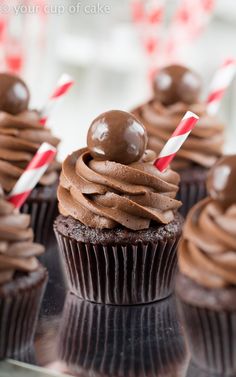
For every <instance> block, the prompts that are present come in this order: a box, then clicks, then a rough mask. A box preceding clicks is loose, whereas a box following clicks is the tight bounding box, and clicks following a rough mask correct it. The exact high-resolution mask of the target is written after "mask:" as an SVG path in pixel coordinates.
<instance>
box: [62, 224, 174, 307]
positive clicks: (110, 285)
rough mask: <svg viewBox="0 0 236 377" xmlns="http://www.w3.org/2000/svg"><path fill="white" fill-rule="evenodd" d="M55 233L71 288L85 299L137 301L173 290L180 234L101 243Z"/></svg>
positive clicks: (129, 302) (111, 302)
mask: <svg viewBox="0 0 236 377" xmlns="http://www.w3.org/2000/svg"><path fill="white" fill-rule="evenodd" d="M55 233H56V236H57V240H58V243H59V248H60V251H61V255H62V259H63V262H64V265H65V269H66V274H67V277H68V283H69V288H70V290H71V291H72V292H73V293H75V294H76V295H77V296H78V297H81V298H83V299H86V300H89V301H92V302H97V303H106V304H115V305H135V304H143V303H149V302H153V301H157V300H161V299H163V298H165V297H168V296H169V295H170V294H171V293H172V291H173V282H174V278H175V273H176V265H177V252H176V249H177V245H178V241H179V235H178V237H175V238H174V237H173V238H172V239H171V240H170V239H169V240H165V241H159V242H158V243H153V242H150V243H148V244H142V243H141V242H139V243H137V244H135V245H134V244H133V245H132V244H126V245H119V244H117V245H114V244H110V245H102V244H96V245H94V244H91V243H83V242H77V241H76V240H74V239H71V238H69V237H67V236H64V235H62V234H60V233H59V232H58V231H57V229H56V227H55Z"/></svg>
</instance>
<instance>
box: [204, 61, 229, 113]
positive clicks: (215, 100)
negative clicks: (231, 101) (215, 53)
mask: <svg viewBox="0 0 236 377" xmlns="http://www.w3.org/2000/svg"><path fill="white" fill-rule="evenodd" d="M235 72H236V60H235V59H227V60H225V62H224V63H223V64H222V66H221V67H220V68H219V70H218V71H217V72H216V74H215V76H214V77H213V80H212V83H211V86H210V94H209V95H208V98H207V112H208V114H210V115H215V114H216V113H217V111H218V109H219V106H220V103H221V100H222V98H223V96H224V94H225V92H226V90H227V88H228V87H229V85H230V83H231V81H232V80H233V77H234V75H235Z"/></svg>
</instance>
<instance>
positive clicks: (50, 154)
mask: <svg viewBox="0 0 236 377" xmlns="http://www.w3.org/2000/svg"><path fill="white" fill-rule="evenodd" d="M55 154H56V151H53V150H48V151H46V152H43V153H38V152H37V153H36V155H35V156H34V157H33V159H32V160H31V161H30V163H29V165H28V166H27V168H26V170H32V169H37V168H41V167H42V166H44V165H45V164H50V162H52V160H53V158H54V157H55Z"/></svg>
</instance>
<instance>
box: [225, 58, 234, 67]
mask: <svg viewBox="0 0 236 377" xmlns="http://www.w3.org/2000/svg"><path fill="white" fill-rule="evenodd" d="M231 64H236V60H235V59H233V58H229V59H227V60H226V61H225V62H224V64H223V67H227V66H228V65H231Z"/></svg>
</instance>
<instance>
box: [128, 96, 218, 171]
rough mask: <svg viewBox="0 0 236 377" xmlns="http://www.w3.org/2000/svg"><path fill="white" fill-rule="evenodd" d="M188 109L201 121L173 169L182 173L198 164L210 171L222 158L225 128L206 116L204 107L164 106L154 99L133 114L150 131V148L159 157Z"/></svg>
mask: <svg viewBox="0 0 236 377" xmlns="http://www.w3.org/2000/svg"><path fill="white" fill-rule="evenodd" d="M187 110H191V111H193V112H194V113H196V114H197V115H198V116H199V117H200V120H199V122H198V124H197V126H196V127H195V128H194V130H193V131H192V132H191V134H190V136H189V137H188V139H187V140H186V142H185V143H184V144H183V146H182V147H181V149H180V150H179V151H178V153H177V155H176V157H175V159H174V161H173V163H172V167H173V169H175V170H176V169H177V170H181V169H184V168H187V167H190V166H191V165H193V164H197V165H200V166H203V167H205V168H209V167H211V166H213V165H214V164H215V162H216V161H217V159H218V158H219V157H220V156H221V155H222V147H223V144H224V135H223V133H224V126H223V124H222V123H221V122H220V121H219V120H218V119H217V118H216V117H213V116H209V115H207V113H206V106H205V105H204V104H202V103H195V104H192V105H187V104H185V103H183V102H177V103H175V104H173V105H170V106H164V105H162V104H161V103H160V102H159V101H157V100H156V99H152V100H150V101H149V102H147V103H145V104H144V105H142V106H140V107H138V108H137V109H135V110H134V111H133V114H134V115H135V116H136V117H137V118H138V119H139V120H140V121H141V122H142V123H143V124H144V125H145V127H146V129H147V133H148V137H149V141H148V148H150V149H152V150H154V151H155V152H156V153H157V154H159V153H160V151H161V149H162V147H163V145H164V144H165V143H166V142H167V140H169V138H170V136H171V134H172V133H173V132H174V130H175V129H176V127H177V125H178V123H179V121H180V120H181V119H182V117H183V115H184V114H185V112H186V111H187Z"/></svg>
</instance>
